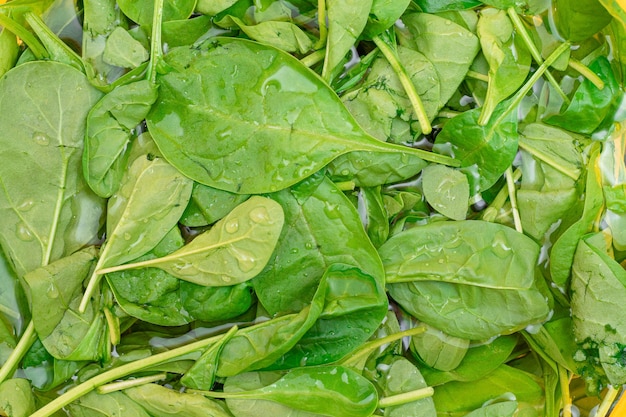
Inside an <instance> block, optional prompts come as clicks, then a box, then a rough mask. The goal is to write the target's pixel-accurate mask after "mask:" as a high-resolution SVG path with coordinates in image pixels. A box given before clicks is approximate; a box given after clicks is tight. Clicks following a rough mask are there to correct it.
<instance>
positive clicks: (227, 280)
mask: <svg viewBox="0 0 626 417" xmlns="http://www.w3.org/2000/svg"><path fill="white" fill-rule="evenodd" d="M222 281H224V282H226V283H228V282H230V281H232V278H231V277H229V276H228V275H222Z"/></svg>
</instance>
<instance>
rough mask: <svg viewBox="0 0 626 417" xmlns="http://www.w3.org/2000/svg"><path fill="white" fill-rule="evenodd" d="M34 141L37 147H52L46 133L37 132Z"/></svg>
mask: <svg viewBox="0 0 626 417" xmlns="http://www.w3.org/2000/svg"><path fill="white" fill-rule="evenodd" d="M33 140H34V141H35V143H36V144H37V145H41V146H48V145H50V138H49V137H48V136H46V134H45V133H41V132H35V133H33Z"/></svg>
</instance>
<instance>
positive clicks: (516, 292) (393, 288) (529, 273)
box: [379, 220, 548, 339]
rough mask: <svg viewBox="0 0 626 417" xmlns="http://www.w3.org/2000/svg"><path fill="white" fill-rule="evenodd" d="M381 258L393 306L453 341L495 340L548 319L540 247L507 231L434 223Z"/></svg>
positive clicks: (394, 242) (396, 239)
mask: <svg viewBox="0 0 626 417" xmlns="http://www.w3.org/2000/svg"><path fill="white" fill-rule="evenodd" d="M379 253H380V256H381V259H382V261H383V265H384V267H385V273H386V276H387V289H388V291H389V293H390V295H391V296H392V298H393V299H394V300H396V301H397V302H398V303H399V304H400V305H401V306H402V307H403V308H404V309H406V310H407V311H408V312H409V313H411V314H412V315H414V316H415V317H417V318H419V319H420V320H422V321H424V322H426V323H428V324H430V325H431V326H433V327H436V328H438V329H440V330H442V331H444V332H446V333H448V334H450V335H453V336H457V337H461V338H466V339H472V338H474V339H488V338H490V337H493V336H496V335H500V334H503V333H504V334H506V333H513V332H515V331H517V330H520V329H522V328H524V327H526V326H527V325H529V324H531V323H536V322H539V321H541V320H543V319H545V318H546V316H547V314H548V306H547V305H546V299H545V296H544V295H543V294H542V292H541V291H540V290H539V289H538V287H537V284H536V283H535V279H536V278H535V273H534V266H535V262H536V259H537V256H538V254H539V247H538V246H537V244H536V243H534V242H533V241H532V239H530V238H528V237H526V236H524V235H522V234H521V233H518V232H516V231H514V230H512V229H510V228H508V227H506V226H502V225H498V224H494V223H486V222H481V221H471V220H466V221H460V222H438V223H433V224H430V225H426V226H422V227H419V228H413V229H409V230H406V231H404V232H401V233H399V234H397V235H395V236H393V237H391V238H390V239H389V240H388V241H387V242H386V243H385V244H384V245H383V246H381V247H380V249H379ZM478 299H482V300H485V299H489V301H490V302H489V303H488V305H486V304H485V303H478V302H476V301H474V300H478ZM495 311H497V313H495Z"/></svg>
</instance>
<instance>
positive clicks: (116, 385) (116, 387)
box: [96, 372, 167, 394]
mask: <svg viewBox="0 0 626 417" xmlns="http://www.w3.org/2000/svg"><path fill="white" fill-rule="evenodd" d="M165 378H167V373H165V372H162V373H159V374H156V375H150V376H143V377H141V378H131V379H126V380H124V381H119V382H113V383H110V384H106V385H101V386H99V387H98V388H97V389H96V391H97V392H98V394H109V393H111V392H115V391H121V390H123V389H127V388H132V387H137V386H139V385H145V384H150V383H151V382H156V381H163V380H164V379H165Z"/></svg>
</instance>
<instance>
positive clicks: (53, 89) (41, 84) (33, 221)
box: [0, 62, 102, 276]
mask: <svg viewBox="0 0 626 417" xmlns="http://www.w3.org/2000/svg"><path fill="white" fill-rule="evenodd" d="M67 92H72V93H71V94H68V93H67ZM100 96H101V93H100V92H98V91H97V90H96V89H94V88H93V87H91V86H90V85H89V83H88V81H87V79H86V78H85V76H84V74H82V73H81V72H79V71H77V70H76V69H74V68H72V67H69V66H67V65H64V64H59V63H56V62H32V63H27V64H22V65H20V66H18V67H16V68H14V69H12V70H11V71H9V72H8V73H7V74H6V75H5V76H4V77H3V78H2V79H1V80H0V119H1V121H0V123H1V124H2V125H3V126H4V128H3V129H2V132H0V145H1V148H2V149H3V157H2V164H0V178H2V181H1V182H0V187H1V189H2V192H1V193H0V212H1V213H2V216H1V218H2V220H1V222H0V227H1V229H2V230H3V231H5V232H4V233H2V236H1V237H0V239H1V244H2V247H3V249H4V250H5V252H6V254H7V256H8V257H9V259H10V260H11V264H12V266H13V267H14V268H15V271H16V272H17V274H18V275H19V276H22V275H24V274H25V273H26V272H28V271H31V270H33V269H35V268H37V267H39V266H41V265H46V264H48V263H49V262H50V261H53V260H55V259H59V258H61V257H63V256H65V255H68V254H70V253H72V252H74V251H75V250H77V249H79V248H81V247H83V246H85V245H86V244H88V243H90V242H91V241H92V239H93V238H94V236H96V234H97V230H98V228H99V223H100V216H101V214H102V202H101V200H100V199H98V198H96V197H95V196H94V195H93V194H92V193H91V191H90V190H89V189H88V188H87V186H86V184H85V183H84V181H83V180H82V175H81V174H80V172H81V170H80V157H81V153H82V140H83V136H84V130H85V119H86V117H87V112H88V111H89V109H90V108H91V107H92V106H93V105H94V104H95V103H96V101H97V100H98V98H100ZM41 103H47V104H46V105H45V106H42V104H41Z"/></svg>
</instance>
